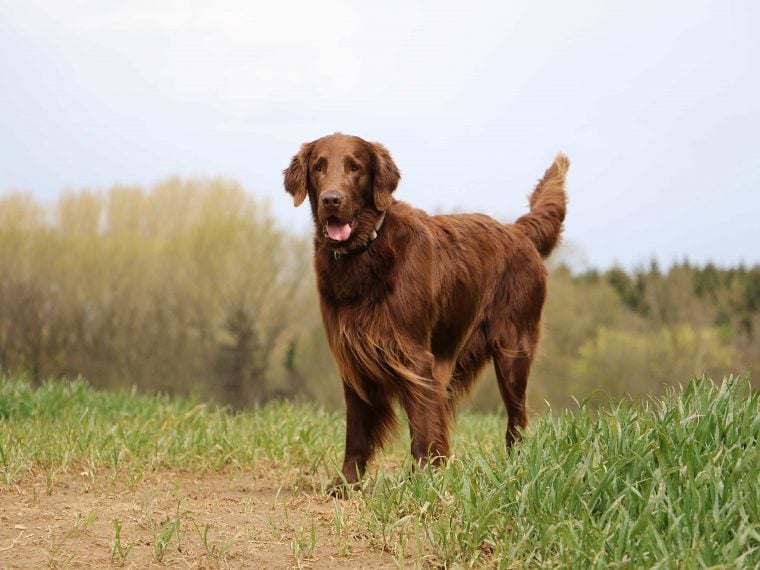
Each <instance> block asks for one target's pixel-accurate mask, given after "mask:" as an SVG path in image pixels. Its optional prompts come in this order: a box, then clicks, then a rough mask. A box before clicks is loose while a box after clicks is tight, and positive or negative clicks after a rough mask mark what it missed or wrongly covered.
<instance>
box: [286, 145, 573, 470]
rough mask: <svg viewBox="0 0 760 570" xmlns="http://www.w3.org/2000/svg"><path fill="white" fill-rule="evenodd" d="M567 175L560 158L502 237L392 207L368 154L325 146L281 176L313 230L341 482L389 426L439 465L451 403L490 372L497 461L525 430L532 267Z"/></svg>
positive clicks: (473, 219) (379, 166)
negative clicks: (339, 437) (337, 407)
mask: <svg viewBox="0 0 760 570" xmlns="http://www.w3.org/2000/svg"><path fill="white" fill-rule="evenodd" d="M568 166H569V162H568V160H567V158H566V157H565V156H564V155H562V154H560V155H557V157H556V158H555V160H554V163H553V164H552V166H551V167H550V168H549V169H548V170H547V171H546V173H545V174H544V177H543V179H541V181H540V182H539V183H538V185H537V186H536V188H535V190H534V191H533V193H532V195H531V196H530V213H529V214H526V215H524V216H522V217H521V218H519V219H518V220H517V222H515V223H514V224H512V225H504V224H501V223H499V222H497V221H495V220H493V219H492V218H489V217H488V216H485V215H480V214H465V215H452V216H429V215H427V214H426V213H425V212H423V211H421V210H416V209H414V208H412V207H411V206H409V205H408V204H406V203H404V202H399V201H397V200H395V199H394V198H393V197H392V193H393V191H394V190H395V189H396V186H397V185H398V182H399V179H400V174H399V171H398V169H397V168H396V165H395V164H394V162H393V159H392V158H391V156H390V154H389V153H388V151H387V150H386V149H385V147H383V146H382V145H381V144H378V143H370V142H367V141H365V140H363V139H360V138H358V137H353V136H347V135H343V134H334V135H330V136H326V137H323V138H321V139H318V140H316V141H313V142H310V143H307V144H304V145H303V146H302V147H301V150H300V152H299V153H298V154H297V155H295V156H294V157H293V160H292V161H291V163H290V166H289V167H288V168H287V169H286V170H285V171H284V172H283V174H284V176H285V189H286V190H287V191H288V192H289V193H290V194H292V195H293V200H294V202H295V205H296V206H298V205H300V204H301V203H302V202H303V201H304V200H306V198H308V199H309V202H310V203H311V212H312V216H313V218H314V225H315V229H316V232H315V236H314V265H315V269H316V275H317V285H318V288H319V296H320V307H321V310H322V319H323V322H324V326H325V332H326V333H327V339H328V341H329V344H330V349H331V350H332V353H333V355H334V357H335V360H336V362H337V365H338V369H339V370H340V373H341V376H342V380H343V389H344V393H345V399H346V413H347V418H346V452H345V459H344V462H343V478H344V479H345V482H347V483H349V484H353V483H356V482H357V481H358V480H359V478H360V477H361V476H362V475H363V473H364V471H365V468H366V465H367V462H368V461H369V460H370V458H371V457H372V455H373V453H374V452H375V451H376V450H377V449H378V447H380V446H381V445H382V444H383V443H384V442H385V441H386V439H387V438H388V436H389V432H390V429H389V428H391V427H392V426H393V425H394V423H395V417H394V413H393V407H392V404H393V401H394V400H396V399H398V400H399V401H400V403H401V405H402V406H403V408H404V410H405V411H406V414H407V416H408V418H409V429H410V433H411V440H412V450H411V451H412V455H413V456H414V458H415V459H416V460H417V461H418V462H419V463H420V464H424V463H425V462H426V461H427V460H428V458H431V457H432V458H433V460H436V459H437V458H440V457H445V456H447V455H448V453H449V420H450V417H451V415H452V413H453V411H454V407H455V403H456V401H457V400H458V399H459V398H460V397H461V396H463V395H464V394H466V393H467V392H468V391H469V389H470V387H471V386H472V385H473V383H474V380H475V378H476V377H477V375H478V373H479V372H480V370H481V369H482V368H483V366H484V364H486V362H487V361H488V360H489V359H491V360H493V363H494V366H495V368H496V376H497V378H498V383H499V391H500V392H501V396H502V399H503V400H504V405H505V406H506V409H507V413H508V423H507V434H506V444H507V447H508V448H509V447H510V446H511V445H512V444H513V443H514V442H515V441H516V440H517V439H519V438H520V429H521V428H525V427H526V425H527V417H526V413H525V388H526V384H527V380H528V372H529V370H530V365H531V362H532V360H533V357H534V355H535V352H536V344H537V343H538V337H539V323H540V319H541V308H542V306H543V304H544V298H545V296H546V269H545V268H544V264H543V262H542V260H541V258H542V257H546V256H547V255H548V254H549V253H550V252H551V251H552V249H554V247H555V246H556V244H557V242H558V241H559V236H560V232H561V231H562V222H563V220H564V217H565V204H566V201H567V197H566V195H565V191H564V183H565V173H566V172H567V169H568Z"/></svg>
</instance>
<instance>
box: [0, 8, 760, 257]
mask: <svg viewBox="0 0 760 570" xmlns="http://www.w3.org/2000/svg"><path fill="white" fill-rule="evenodd" d="M759 29H760V2H757V1H747V2H739V1H734V2H732V1H727V0H723V1H714V2H700V1H697V0H684V1H680V0H679V1H673V0H668V1H667V2H663V1H653V2H648V1H645V2H625V3H623V2H613V1H609V0H606V1H574V2H541V1H532V2H526V1H524V0H522V1H508V2H492V3H483V2H461V1H457V2H449V1H435V2H411V1H406V2H398V3H397V2H389V1H385V2H380V3H368V2H330V1H326V0H320V1H319V2H314V1H311V2H306V1H304V2H289V1H282V0H280V1H278V2H276V3H275V2H271V3H266V5H265V3H263V2H255V1H250V0H247V1H243V0H241V1H222V2H208V1H197V2H196V1H184V2H161V1H156V0H151V1H142V0H131V1H120V2H115V1H108V0H98V1H67V2H64V1H60V0H51V1H47V2H45V1H30V0H19V1H17V2H12V1H7V0H0V192H2V193H7V192H10V191H16V190H22V191H28V192H31V193H32V194H33V195H34V196H36V197H38V198H40V199H44V200H51V201H52V200H53V199H54V198H55V197H56V196H57V195H58V194H59V193H60V192H61V191H63V190H65V189H78V188H83V187H95V188H106V187H108V186H110V185H112V184H114V183H139V184H144V185H151V184H153V183H155V182H157V181H159V180H161V179H163V178H165V177H167V176H169V175H172V174H180V175H183V176H193V175H209V176H214V175H223V176H227V177H231V178H235V179H237V180H239V181H240V182H241V183H242V184H243V185H244V186H245V188H246V189H247V190H248V191H250V192H252V193H254V194H256V195H257V196H261V197H264V198H266V199H267V200H268V201H269V202H270V204H271V209H272V212H273V213H274V214H275V215H276V216H277V218H278V219H280V220H281V222H282V224H283V225H284V226H287V227H289V228H293V229H295V230H298V231H301V230H304V229H305V228H307V227H308V224H309V214H308V212H307V210H306V207H305V206H304V207H302V208H300V209H294V208H293V207H292V201H291V200H290V198H289V197H288V196H287V195H286V194H285V193H284V191H283V189H282V177H281V171H282V169H283V168H284V167H285V166H287V164H288V162H289V160H290V157H291V156H292V155H293V154H294V153H295V152H296V151H297V150H298V146H299V145H300V144H301V143H302V142H304V141H307V140H312V139H314V138H318V137H319V136H322V135H324V134H327V133H331V132H334V131H343V132H346V133H351V134H357V135H359V136H362V137H363V138H366V139H369V140H377V141H381V142H383V143H384V144H385V145H386V146H387V147H388V148H389V149H390V151H391V153H392V154H393V156H394V158H395V160H396V162H397V164H398V166H399V167H400V169H401V171H402V175H403V179H402V182H401V185H400V186H399V188H398V190H397V192H396V195H397V197H398V198H399V199H403V200H406V201H409V202H411V203H413V204H414V205H416V206H419V207H422V208H424V209H427V210H430V211H440V212H447V211H481V212H485V213H488V214H491V215H493V216H495V217H497V218H499V219H503V220H510V219H514V218H515V217H517V216H518V215H520V214H521V213H522V212H524V211H525V210H526V207H527V200H526V195H527V193H528V192H529V191H530V190H531V188H532V187H533V185H534V183H535V181H536V179H537V178H538V177H539V176H541V174H542V173H543V171H544V169H545V168H546V167H547V166H548V165H549V164H550V162H551V160H552V157H553V155H554V153H555V152H556V151H558V150H562V151H564V152H566V153H567V154H568V155H569V156H570V159H571V161H572V167H571V171H570V175H569V179H568V191H569V194H570V204H569V211H568V217H567V221H566V233H565V237H566V241H567V242H569V243H570V244H572V246H573V249H574V251H575V253H574V263H576V264H579V265H581V266H582V265H583V264H584V263H585V264H586V265H588V266H596V267H602V268H604V267H609V266H611V265H612V264H614V263H620V264H622V265H624V266H626V267H633V266H636V265H637V264H643V263H648V261H649V259H651V258H653V257H654V258H657V259H658V260H659V261H660V262H661V263H662V264H664V265H669V264H670V263H672V262H673V261H679V260H681V259H683V258H684V257H688V258H689V259H690V260H692V261H696V262H699V263H704V262H707V261H709V260H712V261H714V262H717V263H719V264H721V265H732V264H736V263H739V262H744V263H746V264H753V263H760V142H759V137H760V32H758V30H759Z"/></svg>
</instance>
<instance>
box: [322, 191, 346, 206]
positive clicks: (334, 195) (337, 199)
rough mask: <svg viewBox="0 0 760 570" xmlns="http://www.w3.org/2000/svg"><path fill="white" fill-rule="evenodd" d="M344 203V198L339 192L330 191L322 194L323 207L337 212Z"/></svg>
mask: <svg viewBox="0 0 760 570" xmlns="http://www.w3.org/2000/svg"><path fill="white" fill-rule="evenodd" d="M342 202H343V196H341V194H340V192H337V191H336V190H328V191H327V192H325V193H324V194H322V205H323V206H324V207H325V208H330V209H332V210H337V209H338V208H340V205H341V203H342Z"/></svg>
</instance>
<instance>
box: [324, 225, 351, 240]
mask: <svg viewBox="0 0 760 570" xmlns="http://www.w3.org/2000/svg"><path fill="white" fill-rule="evenodd" d="M327 235H328V236H330V239H334V240H335V241H346V240H347V239H348V238H349V237H351V226H349V225H348V224H343V225H340V224H327Z"/></svg>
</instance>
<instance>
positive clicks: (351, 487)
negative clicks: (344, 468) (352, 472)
mask: <svg viewBox="0 0 760 570" xmlns="http://www.w3.org/2000/svg"><path fill="white" fill-rule="evenodd" d="M360 488H361V484H360V483H359V482H358V481H356V482H351V483H350V482H348V481H346V480H345V479H343V478H342V477H337V478H336V479H334V480H333V481H332V482H331V483H330V484H329V485H327V494H328V495H330V496H331V497H335V498H336V499H348V498H349V497H350V496H351V493H352V492H353V491H358V490H359V489H360Z"/></svg>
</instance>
